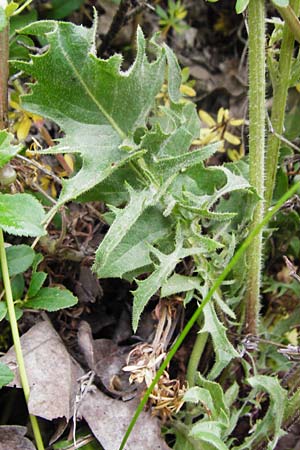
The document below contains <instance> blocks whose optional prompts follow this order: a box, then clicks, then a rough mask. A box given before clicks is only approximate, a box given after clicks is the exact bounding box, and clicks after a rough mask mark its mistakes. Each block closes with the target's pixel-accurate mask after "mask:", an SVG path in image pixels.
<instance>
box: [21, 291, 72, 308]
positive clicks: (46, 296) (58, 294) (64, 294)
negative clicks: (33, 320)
mask: <svg viewBox="0 0 300 450" xmlns="http://www.w3.org/2000/svg"><path fill="white" fill-rule="evenodd" d="M77 302H78V299H77V297H75V296H74V295H73V294H72V292H70V291H69V290H68V289H60V288H58V287H47V288H42V289H40V291H39V292H38V294H37V295H36V296H35V297H32V298H30V299H29V300H27V301H26V302H25V303H24V307H26V308H33V309H45V310H46V311H58V310H59V309H63V308H70V307H71V306H74V305H76V303H77Z"/></svg>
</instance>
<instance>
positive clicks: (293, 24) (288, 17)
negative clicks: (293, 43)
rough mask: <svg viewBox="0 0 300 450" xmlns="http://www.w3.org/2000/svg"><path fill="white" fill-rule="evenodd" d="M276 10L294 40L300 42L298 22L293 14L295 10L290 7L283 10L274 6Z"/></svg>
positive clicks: (299, 25) (299, 23)
mask: <svg viewBox="0 0 300 450" xmlns="http://www.w3.org/2000/svg"><path fill="white" fill-rule="evenodd" d="M276 8H277V10H278V12H279V14H280V15H281V17H282V18H283V20H284V21H285V23H286V24H287V26H288V27H289V29H290V30H291V32H292V33H293V35H294V38H295V39H296V40H297V41H298V42H300V22H299V19H298V17H297V14H296V13H295V11H296V9H295V8H294V9H293V8H292V6H291V5H289V6H287V7H285V8H280V7H279V6H276Z"/></svg>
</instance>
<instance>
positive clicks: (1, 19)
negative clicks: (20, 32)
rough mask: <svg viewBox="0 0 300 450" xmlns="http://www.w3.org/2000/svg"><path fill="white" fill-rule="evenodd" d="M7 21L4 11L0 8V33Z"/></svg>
mask: <svg viewBox="0 0 300 450" xmlns="http://www.w3.org/2000/svg"><path fill="white" fill-rule="evenodd" d="M7 24H8V21H7V17H6V14H5V11H4V9H3V8H2V6H0V33H1V31H3V30H4V28H5V27H6V26H7Z"/></svg>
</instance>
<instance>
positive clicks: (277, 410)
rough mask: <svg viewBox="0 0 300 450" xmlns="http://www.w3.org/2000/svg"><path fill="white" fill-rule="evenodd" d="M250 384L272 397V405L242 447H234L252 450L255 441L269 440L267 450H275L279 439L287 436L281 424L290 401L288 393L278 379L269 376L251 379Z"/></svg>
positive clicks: (241, 449)
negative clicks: (271, 436) (271, 437)
mask: <svg viewBox="0 0 300 450" xmlns="http://www.w3.org/2000/svg"><path fill="white" fill-rule="evenodd" d="M248 383H249V384H250V386H252V387H253V388H254V389H256V390H259V391H263V392H267V393H268V394H269V397H270V403H269V407H268V410H267V412H266V414H265V415H264V417H263V418H262V419H260V420H258V421H257V422H256V423H255V425H254V429H253V432H252V433H251V434H250V436H248V437H247V438H246V439H245V441H244V443H243V444H242V445H240V446H238V447H234V450H246V449H248V448H251V447H252V445H253V443H254V442H255V441H257V440H262V439H267V440H268V444H267V447H266V450H273V449H275V447H276V445H277V442H278V439H279V438H280V437H281V436H283V435H284V434H285V433H284V431H283V430H282V429H281V423H282V420H283V414H284V408H285V405H286V403H287V401H288V399H287V391H285V390H284V389H283V388H282V387H281V386H280V383H279V381H278V379H277V378H274V377H270V376H267V375H256V376H254V377H251V378H249V379H248ZM270 435H273V439H272V440H270V439H269V436H270Z"/></svg>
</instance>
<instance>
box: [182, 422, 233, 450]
mask: <svg viewBox="0 0 300 450" xmlns="http://www.w3.org/2000/svg"><path fill="white" fill-rule="evenodd" d="M218 426H219V423H218V422H200V423H197V424H196V425H193V427H192V429H191V431H190V433H189V435H190V436H192V437H193V438H198V439H199V440H200V441H202V442H207V443H208V444H211V445H212V446H213V447H212V448H213V449H216V450H229V448H228V447H227V445H225V444H224V443H223V441H222V440H221V439H220V438H219V437H218V435H217V430H218ZM208 430H211V431H208Z"/></svg>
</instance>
